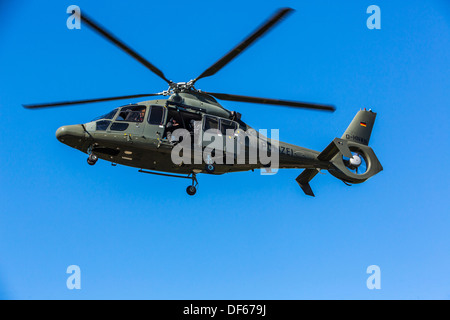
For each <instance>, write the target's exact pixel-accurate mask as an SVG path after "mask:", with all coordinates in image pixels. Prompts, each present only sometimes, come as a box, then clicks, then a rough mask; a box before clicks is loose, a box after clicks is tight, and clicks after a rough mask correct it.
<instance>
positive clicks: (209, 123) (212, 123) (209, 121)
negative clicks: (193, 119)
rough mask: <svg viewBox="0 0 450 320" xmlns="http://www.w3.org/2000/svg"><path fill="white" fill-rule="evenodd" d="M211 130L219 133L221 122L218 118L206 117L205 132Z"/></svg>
mask: <svg viewBox="0 0 450 320" xmlns="http://www.w3.org/2000/svg"><path fill="white" fill-rule="evenodd" d="M211 129H215V130H217V131H219V120H218V119H217V118H213V117H209V116H206V117H205V126H204V128H203V130H205V131H206V130H211Z"/></svg>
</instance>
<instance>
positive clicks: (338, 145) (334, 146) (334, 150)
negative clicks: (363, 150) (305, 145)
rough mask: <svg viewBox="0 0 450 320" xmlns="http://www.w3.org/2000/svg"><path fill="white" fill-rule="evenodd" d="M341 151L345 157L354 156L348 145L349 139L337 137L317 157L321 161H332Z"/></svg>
mask: <svg viewBox="0 0 450 320" xmlns="http://www.w3.org/2000/svg"><path fill="white" fill-rule="evenodd" d="M339 151H340V152H341V153H342V154H343V155H344V157H347V158H352V157H353V155H352V153H351V151H350V149H349V147H348V145H347V141H346V140H343V139H339V138H335V139H334V140H333V141H331V143H330V144H329V145H328V147H326V148H325V149H324V150H323V151H322V152H321V153H320V154H319V155H318V157H317V159H319V160H321V161H330V160H331V159H333V158H334V156H335V155H337V154H338V153H339Z"/></svg>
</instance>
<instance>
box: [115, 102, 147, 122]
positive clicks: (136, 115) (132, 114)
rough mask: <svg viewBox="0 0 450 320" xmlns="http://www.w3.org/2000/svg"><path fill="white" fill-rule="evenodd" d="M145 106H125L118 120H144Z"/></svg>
mask: <svg viewBox="0 0 450 320" xmlns="http://www.w3.org/2000/svg"><path fill="white" fill-rule="evenodd" d="M145 109H146V107H145V106H129V107H123V108H122V109H121V110H120V112H119V115H118V116H117V119H116V121H126V122H142V121H144V116H145Z"/></svg>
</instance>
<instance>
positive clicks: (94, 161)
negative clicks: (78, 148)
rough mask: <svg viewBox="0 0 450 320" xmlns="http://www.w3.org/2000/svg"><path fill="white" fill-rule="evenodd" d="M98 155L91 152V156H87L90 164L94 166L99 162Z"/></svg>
mask: <svg viewBox="0 0 450 320" xmlns="http://www.w3.org/2000/svg"><path fill="white" fill-rule="evenodd" d="M97 160H98V157H97V156H96V155H95V154H92V153H91V154H90V155H89V157H88V158H87V163H88V164H89V165H90V166H93V165H94V164H96V163H97Z"/></svg>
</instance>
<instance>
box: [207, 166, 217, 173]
mask: <svg viewBox="0 0 450 320" xmlns="http://www.w3.org/2000/svg"><path fill="white" fill-rule="evenodd" d="M205 170H206V172H208V173H214V170H216V168H215V167H214V166H213V165H212V164H207V165H206V166H205Z"/></svg>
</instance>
